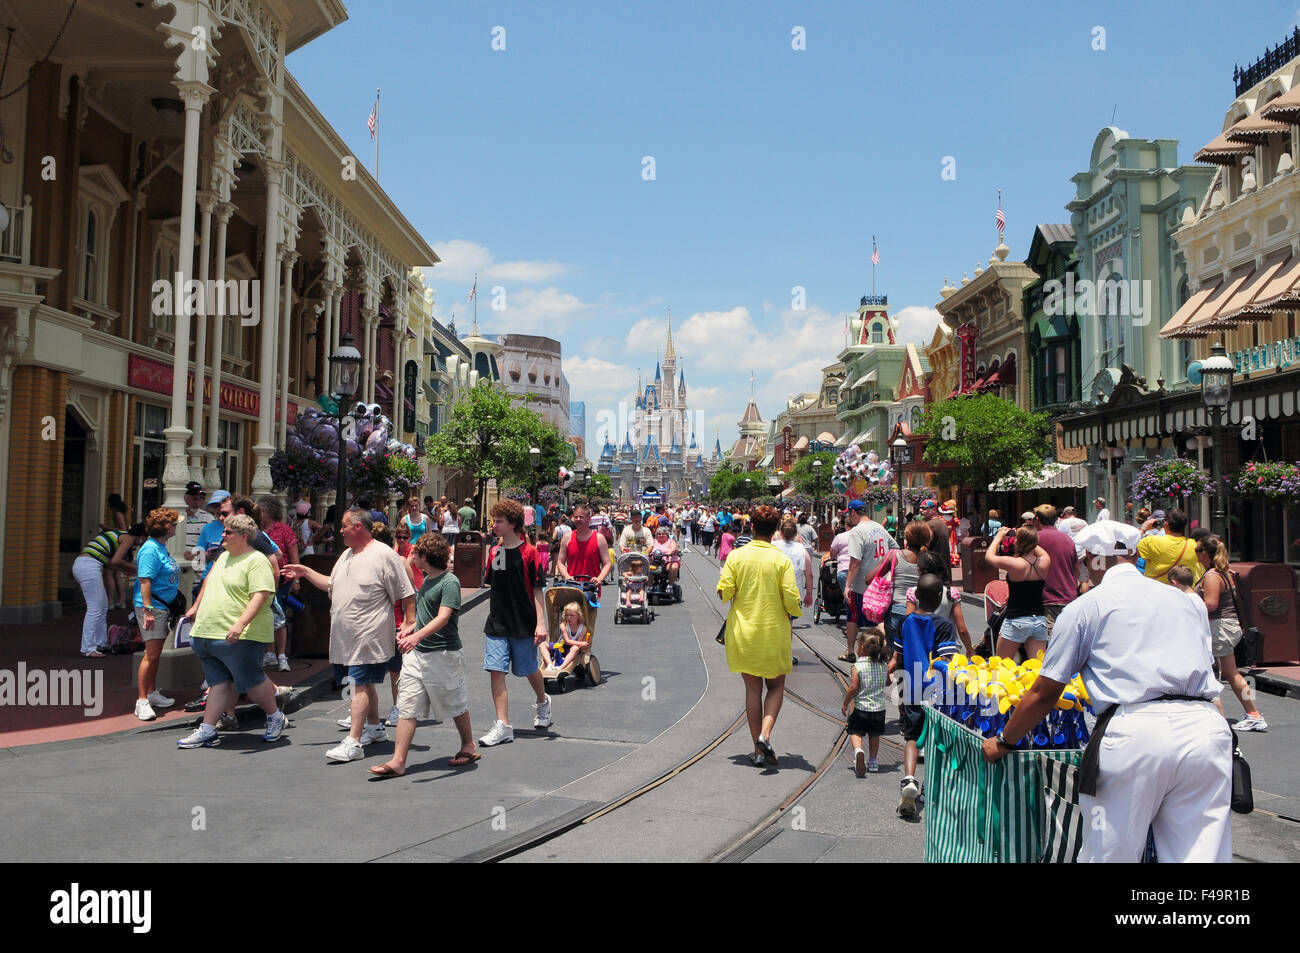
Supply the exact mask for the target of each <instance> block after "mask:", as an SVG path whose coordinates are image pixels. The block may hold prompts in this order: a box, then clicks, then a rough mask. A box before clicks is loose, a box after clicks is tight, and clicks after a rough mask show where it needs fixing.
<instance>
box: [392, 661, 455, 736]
mask: <svg viewBox="0 0 1300 953" xmlns="http://www.w3.org/2000/svg"><path fill="white" fill-rule="evenodd" d="M467 711H469V690H468V689H467V687H466V683H465V653H464V651H463V650H460V649H457V650H456V651H454V652H421V651H419V650H417V649H412V650H411V651H409V652H407V653H406V654H405V655H403V656H402V674H401V675H399V676H398V677H397V717H399V718H427V717H428V716H429V714H430V713H431V712H436V713H437V717H438V718H440V719H442V720H444V721H446V720H447V719H450V718H455V717H457V716H458V715H463V714H465V712H467Z"/></svg>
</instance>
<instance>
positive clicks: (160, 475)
mask: <svg viewBox="0 0 1300 953" xmlns="http://www.w3.org/2000/svg"><path fill="white" fill-rule="evenodd" d="M65 13H66V10H65V9H64V8H63V5H44V6H43V5H40V4H29V5H26V6H25V8H24V14H23V17H22V19H21V21H20V23H19V24H18V27H19V29H18V30H17V31H16V32H15V34H14V44H13V49H12V52H11V59H10V61H9V63H8V65H7V74H8V76H9V77H10V82H11V83H19V82H21V81H23V80H26V83H25V85H23V86H22V87H21V88H19V89H18V90H17V92H16V93H15V94H14V95H12V96H8V97H6V98H5V99H3V100H0V121H3V123H4V128H5V130H6V131H7V133H8V136H7V141H6V142H5V143H4V144H3V146H0V191H2V194H0V201H3V203H4V205H5V206H6V207H7V211H8V215H7V216H5V217H7V219H8V221H7V227H5V228H4V229H3V231H2V232H0V236H2V237H0V347H2V350H3V358H4V359H3V365H2V367H0V445H3V446H4V447H6V449H7V457H8V465H7V467H6V468H4V470H3V471H2V472H0V506H2V507H3V512H2V513H0V549H2V550H3V552H4V554H5V557H4V565H3V573H2V574H3V579H2V580H0V593H2V595H0V620H4V621H34V620H37V619H40V618H44V617H48V616H50V615H55V614H58V612H59V601H58V600H59V590H60V589H64V590H65V591H69V590H70V591H74V592H75V583H74V582H73V581H72V579H71V576H70V574H69V573H68V568H67V567H68V566H69V565H70V563H71V561H72V559H73V558H75V555H76V553H77V552H78V551H79V549H80V547H81V545H82V544H83V543H84V542H85V540H86V539H87V538H89V536H91V535H93V532H94V531H95V529H96V527H97V526H98V525H99V524H100V522H101V521H103V520H105V519H106V518H107V512H106V502H105V501H106V498H107V496H108V495H109V494H110V493H114V492H116V493H120V494H122V496H123V497H124V498H125V499H126V501H127V503H128V505H129V506H130V509H131V511H132V512H131V516H132V518H137V519H138V518H143V516H144V515H145V514H146V513H147V512H148V511H149V510H150V509H152V508H154V507H156V506H159V505H166V506H169V507H171V508H173V509H177V510H180V511H181V512H184V510H185V504H184V499H183V493H184V487H185V484H186V483H187V482H188V481H190V480H198V481H199V482H201V483H202V484H203V485H204V488H205V491H211V490H213V489H216V488H218V487H224V488H226V489H229V490H232V491H238V492H245V493H253V494H259V493H268V492H270V490H271V473H270V467H269V460H270V457H271V454H272V453H273V452H274V450H275V449H276V447H277V446H283V444H284V440H285V435H286V430H287V427H288V426H289V425H290V424H291V423H292V422H293V421H294V419H295V416H296V414H297V413H298V412H299V410H300V409H302V408H305V407H307V406H310V405H311V404H313V403H314V402H315V400H316V398H317V397H319V396H320V395H321V394H323V393H324V392H325V390H326V389H327V387H328V382H329V367H328V362H327V358H328V355H329V354H330V353H331V352H332V351H333V349H334V348H335V347H336V346H337V344H338V342H339V340H340V339H341V337H342V336H343V335H344V334H348V333H350V334H352V335H353V337H354V338H355V340H356V343H357V346H358V348H359V349H360V350H361V353H362V355H363V358H364V364H363V377H362V381H361V388H360V392H359V393H358V394H357V398H358V399H360V400H366V401H368V402H374V401H377V400H379V399H380V398H386V399H387V401H388V406H389V408H390V410H400V409H401V407H400V406H399V405H396V404H394V400H395V398H396V395H395V394H394V393H392V392H391V389H390V392H389V393H388V394H385V393H384V391H385V388H386V387H387V385H386V379H385V378H384V377H383V373H384V372H385V371H387V372H389V373H390V374H394V378H393V380H394V383H395V382H396V375H395V373H394V372H395V371H396V369H397V368H400V367H402V366H403V364H404V362H405V358H406V356H407V355H408V354H418V353H419V351H420V350H421V348H420V342H419V341H418V340H416V341H411V339H410V338H409V337H408V334H407V329H408V327H409V320H410V315H409V307H408V304H409V301H408V298H409V295H410V269H411V268H412V266H415V265H432V264H434V263H436V262H437V261H438V257H437V255H436V254H435V253H434V252H433V250H432V249H431V248H430V247H429V246H428V245H427V244H426V243H425V242H424V241H423V239H421V237H420V236H419V234H418V233H417V232H416V230H415V229H414V228H413V227H412V226H411V225H410V223H409V222H407V220H406V219H405V217H404V216H403V215H402V214H401V212H400V211H399V210H398V209H397V207H396V206H395V205H394V204H393V202H392V201H391V200H390V199H389V198H388V196H387V195H386V194H385V193H384V192H383V191H382V189H380V188H379V186H378V184H377V183H376V182H375V180H374V179H373V178H372V177H371V176H370V174H369V173H368V172H367V171H366V170H365V169H364V168H363V167H362V166H360V165H359V164H358V163H357V162H356V160H355V158H354V157H353V156H352V155H351V152H350V150H349V149H347V148H346V146H345V144H344V142H343V140H342V138H341V137H340V136H339V135H338V134H337V133H336V132H335V131H334V130H333V129H332V128H331V127H330V126H329V124H328V123H327V122H326V121H325V119H324V118H323V117H322V116H321V114H320V112H319V111H318V110H317V109H316V107H315V106H314V105H313V104H312V102H311V100H310V99H309V98H308V97H307V95H306V93H304V91H303V90H302V89H301V88H300V87H299V86H298V84H297V82H295V80H294V79H293V77H292V76H290V75H289V73H288V71H287V70H286V68H285V57H286V55H287V54H288V53H290V52H292V51H293V50H295V49H297V48H299V47H301V46H303V45H304V44H306V43H308V42H310V41H311V40H312V39H314V38H315V37H317V36H320V35H321V34H322V33H324V32H326V31H328V30H329V29H331V28H333V27H334V26H336V25H338V24H339V23H341V22H342V21H343V20H344V19H346V16H347V14H346V11H345V9H344V7H343V5H342V4H341V3H338V2H334V0H322V2H319V3H313V4H310V5H307V6H302V5H298V4H290V3H287V2H282V0H212V2H200V0H171V2H169V3H168V4H166V5H164V6H163V7H161V8H155V7H154V6H153V5H151V4H135V5H132V4H116V3H108V2H107V0H82V3H81V4H80V5H79V6H78V8H77V9H76V10H75V11H74V15H73V16H72V17H71V18H70V19H69V20H68V21H67V23H66V25H64V24H63V19H64V15H65ZM56 37H57V43H56V42H55V40H56ZM51 48H53V52H52V53H51V54H50V56H49V57H48V58H47V59H41V57H42V56H44V55H45V52H46V51H47V50H50V49H51ZM340 170H342V171H343V174H340ZM193 282H197V283H198V284H197V285H195V284H192V283H193ZM217 289H220V291H221V294H220V295H218V294H217V293H216V291H217ZM178 292H179V294H178ZM417 335H418V332H417ZM196 395H197V396H196ZM417 413H418V412H417ZM393 416H394V422H395V424H397V425H398V426H401V422H399V420H398V418H399V417H401V416H402V415H401V414H400V413H398V414H396V415H393ZM408 432H409V431H408ZM52 487H57V488H59V490H58V491H56V492H53V493H51V492H50V488H52ZM17 513H22V514H23V516H24V520H25V521H33V522H35V523H38V524H40V525H44V526H54V527H57V529H58V536H59V546H58V547H57V548H56V547H52V546H51V545H50V543H49V539H48V534H39V533H35V534H34V533H16V532H15V533H10V532H9V531H8V530H7V529H6V528H5V527H7V526H10V525H13V521H12V518H11V517H12V516H13V515H14V514H17ZM177 545H178V546H179V545H180V544H179V542H178V543H177Z"/></svg>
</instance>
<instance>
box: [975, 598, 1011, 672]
mask: <svg viewBox="0 0 1300 953" xmlns="http://www.w3.org/2000/svg"><path fill="white" fill-rule="evenodd" d="M1008 598H1010V590H1008V589H1007V584H1006V582H1004V581H1003V580H1001V579H995V580H994V581H993V582H990V583H989V584H988V585H986V586H985V587H984V637H983V638H982V639H980V641H979V644H978V645H976V646H975V654H976V655H978V656H980V657H981V658H991V657H992V656H993V653H994V652H995V651H996V650H997V647H998V632H999V631H1000V630H1001V629H1002V618H1003V616H1005V615H1006V611H1007V599H1008Z"/></svg>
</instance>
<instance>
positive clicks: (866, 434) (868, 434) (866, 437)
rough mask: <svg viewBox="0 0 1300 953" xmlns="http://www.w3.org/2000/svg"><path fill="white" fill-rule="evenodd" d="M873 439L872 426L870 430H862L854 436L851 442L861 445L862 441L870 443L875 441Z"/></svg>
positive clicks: (874, 437) (874, 434) (874, 435)
mask: <svg viewBox="0 0 1300 953" xmlns="http://www.w3.org/2000/svg"><path fill="white" fill-rule="evenodd" d="M875 439H876V428H875V427H872V428H871V429H870V430H864V431H863V432H862V433H860V434H858V435H857V436H856V437H854V438H853V442H854V443H856V444H858V445H861V444H864V443H872V442H874V441H875Z"/></svg>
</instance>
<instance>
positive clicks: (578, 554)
mask: <svg viewBox="0 0 1300 953" xmlns="http://www.w3.org/2000/svg"><path fill="white" fill-rule="evenodd" d="M612 565H613V564H612V563H611V562H610V561H609V543H607V542H605V537H604V536H602V535H601V534H600V533H597V532H596V531H595V530H593V529H592V528H591V509H590V508H589V507H588V506H587V505H586V504H585V503H579V504H578V506H577V507H576V508H575V509H574V511H573V532H572V533H570V534H569V538H568V539H567V540H566V541H565V544H564V545H563V546H562V547H560V555H559V559H558V560H557V562H556V565H555V574H556V575H557V576H558V577H559V578H560V579H564V580H568V579H573V578H574V577H575V576H585V577H587V578H589V579H593V580H595V581H596V582H597V583H603V582H604V581H605V577H606V576H608V575H609V571H610V567H611V566H612Z"/></svg>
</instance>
